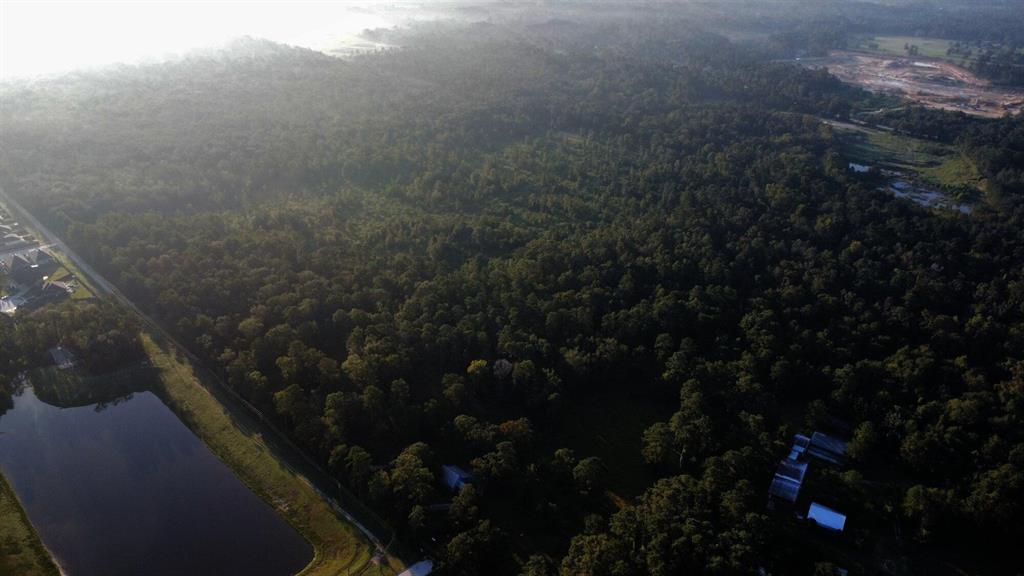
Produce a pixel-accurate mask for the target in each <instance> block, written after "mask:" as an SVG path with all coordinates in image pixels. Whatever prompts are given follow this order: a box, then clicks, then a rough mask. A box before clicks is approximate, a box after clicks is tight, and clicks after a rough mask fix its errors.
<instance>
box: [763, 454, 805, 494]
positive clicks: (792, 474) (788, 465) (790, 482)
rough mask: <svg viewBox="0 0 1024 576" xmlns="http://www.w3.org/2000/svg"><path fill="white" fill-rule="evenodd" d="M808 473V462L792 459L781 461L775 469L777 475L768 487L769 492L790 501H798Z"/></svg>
mask: <svg viewBox="0 0 1024 576" xmlns="http://www.w3.org/2000/svg"><path fill="white" fill-rule="evenodd" d="M806 474H807V462H797V461H794V460H790V459H783V460H781V461H779V466H778V468H776V470H775V477H774V478H772V484H771V486H769V487H768V494H770V495H771V496H774V497H776V498H781V499H783V500H786V501H789V502H796V498H797V496H798V495H799V494H800V487H801V486H802V485H803V482H804V475H806Z"/></svg>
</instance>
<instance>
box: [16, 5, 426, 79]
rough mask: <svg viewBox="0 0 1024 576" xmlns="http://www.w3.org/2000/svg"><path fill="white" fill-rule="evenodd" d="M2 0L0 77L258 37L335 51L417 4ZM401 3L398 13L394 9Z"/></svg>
mask: <svg viewBox="0 0 1024 576" xmlns="http://www.w3.org/2000/svg"><path fill="white" fill-rule="evenodd" d="M384 4H385V3H384V2H383V1H382V0H362V1H360V2H344V3H324V2H295V3H285V2H277V1H274V2H257V3H241V2H230V1H217V2H209V3H200V2H165V1H155V2H137V3H127V2H24V1H15V2H9V1H6V0H5V1H4V2H2V3H0V80H3V81H10V80H19V79H32V78H39V77H52V76H56V75H62V74H67V73H71V72H76V71H84V70H94V69H100V68H106V67H110V66H116V65H121V64H128V65H132V64H142V63H147V62H159V61H164V60H168V59H171V58H174V57H179V56H182V55H184V54H187V53H189V52H192V51H195V50H201V49H207V48H219V47H222V46H224V45H225V44H227V43H228V42H231V41H233V40H236V39H238V38H244V37H252V38H260V39H265V40H270V41H273V42H278V43H282V44H288V45H292V46H299V47H303V48H310V49H313V50H329V49H330V48H331V47H333V46H337V45H342V44H344V42H345V41H347V40H351V39H353V38H355V37H357V36H358V35H359V34H360V33H361V32H362V31H363V30H365V29H375V28H390V27H393V26H396V25H399V24H401V23H403V22H406V21H408V18H406V17H404V16H403V15H402V14H401V12H402V11H403V10H404V9H403V8H402V6H401V5H402V4H405V5H406V6H407V7H408V8H413V7H414V6H416V5H418V4H419V3H418V2H405V3H402V2H393V1H391V2H387V3H386V5H387V7H388V8H389V10H388V11H387V12H386V13H385V10H383V9H382V8H383V5H384ZM396 5H398V7H399V9H398V10H393V9H394V8H395V7H396Z"/></svg>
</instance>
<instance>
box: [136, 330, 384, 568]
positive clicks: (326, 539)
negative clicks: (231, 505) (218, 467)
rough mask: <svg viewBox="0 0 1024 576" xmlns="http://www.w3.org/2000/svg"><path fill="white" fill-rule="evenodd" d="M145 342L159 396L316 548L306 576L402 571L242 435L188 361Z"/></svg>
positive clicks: (303, 482)
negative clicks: (384, 562)
mask: <svg viewBox="0 0 1024 576" xmlns="http://www.w3.org/2000/svg"><path fill="white" fill-rule="evenodd" d="M142 342H143V345H144V346H145V349H146V352H147V354H148V355H149V358H150V362H152V364H153V365H154V366H155V367H156V368H157V369H158V370H159V372H158V373H159V381H158V382H156V383H154V391H155V392H157V394H158V395H159V396H160V397H161V398H162V399H163V400H164V402H165V403H167V405H168V406H169V407H170V408H171V409H172V410H173V411H174V412H175V413H176V414H177V415H178V417H179V418H181V420H182V421H183V422H184V423H185V424H186V425H187V426H188V427H189V428H191V429H192V430H193V431H194V432H195V433H196V435H198V436H199V437H200V438H201V439H202V440H203V441H204V442H205V443H206V445H207V446H209V447H210V450H212V451H213V452H214V454H216V455H217V456H218V457H219V458H220V459H221V460H223V461H224V462H225V463H226V464H227V465H228V466H229V467H230V468H231V469H232V470H233V471H234V472H235V474H236V475H237V476H238V477H239V479H241V480H242V482H244V483H245V484H246V485H247V486H249V488H250V489H251V490H253V491H254V492H255V493H256V494H258V495H259V496H260V497H261V498H263V499H264V500H265V501H267V502H269V503H271V505H272V506H274V507H275V508H276V509H277V511H278V512H279V513H280V514H281V515H282V516H283V517H284V518H285V519H286V520H287V521H288V522H289V523H290V524H291V525H292V526H293V527H295V529H296V530H298V531H299V532H300V533H301V534H302V535H303V536H304V537H305V538H306V539H307V540H308V541H309V542H310V543H312V545H313V548H314V553H315V555H314V558H313V561H312V562H311V563H310V564H309V565H308V566H307V567H306V568H305V569H304V570H303V571H302V572H301V573H300V574H301V575H303V576H313V575H330V576H338V575H344V574H367V575H378V574H379V575H385V574H395V573H396V572H397V571H399V570H400V569H401V563H400V562H399V561H398V560H397V559H393V558H388V562H389V564H390V567H389V566H377V565H376V564H374V563H373V562H372V561H371V556H372V554H373V546H372V545H371V544H370V543H369V542H368V541H367V540H366V539H365V538H364V537H363V535H362V534H361V533H359V531H358V530H357V529H356V528H355V527H354V526H352V525H351V524H349V523H348V522H347V521H345V520H344V519H342V518H341V517H339V516H338V515H337V514H336V513H335V512H334V510H333V509H332V508H331V506H330V505H329V504H328V503H327V502H326V501H325V500H324V499H323V497H321V495H320V494H319V493H318V492H317V491H316V490H315V489H314V488H313V487H312V485H311V484H310V483H309V482H308V481H307V480H306V479H305V478H303V477H301V476H299V475H297V474H296V473H294V472H293V471H291V470H289V469H288V468H286V467H285V466H284V465H283V464H282V463H281V462H280V461H279V460H278V459H277V458H275V457H274V455H273V454H272V453H271V452H270V450H269V449H268V448H267V446H266V445H265V444H264V443H263V441H262V440H261V439H260V437H259V435H258V434H252V433H246V432H244V431H243V430H241V429H240V428H239V427H238V426H237V425H236V424H235V422H234V421H233V419H232V418H231V416H230V415H229V414H228V412H227V411H226V409H225V408H224V407H223V406H221V404H220V403H219V402H218V401H217V399H216V398H214V397H213V396H212V395H211V394H210V392H209V391H208V390H207V389H206V388H204V387H203V386H202V384H201V383H200V382H199V379H198V376H197V375H196V372H195V370H194V369H193V367H192V365H191V364H190V363H189V361H188V360H186V359H183V358H179V357H177V356H176V355H175V354H173V353H171V352H168V351H167V350H166V349H165V348H164V347H162V346H160V345H159V344H158V343H157V342H155V341H154V339H153V338H152V337H151V336H149V335H148V334H143V335H142Z"/></svg>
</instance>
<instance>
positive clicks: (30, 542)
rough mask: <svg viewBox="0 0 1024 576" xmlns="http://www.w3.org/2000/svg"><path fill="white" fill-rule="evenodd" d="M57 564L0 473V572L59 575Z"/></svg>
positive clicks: (19, 575)
mask: <svg viewBox="0 0 1024 576" xmlns="http://www.w3.org/2000/svg"><path fill="white" fill-rule="evenodd" d="M59 574H60V572H59V571H58V570H57V566H56V564H54V562H53V559H52V558H50V553H49V552H48V551H47V550H46V548H45V547H44V546H43V543H42V541H41V540H40V539H39V535H38V534H36V530H35V528H33V527H32V524H31V523H30V522H29V520H28V516H26V515H25V510H24V509H23V508H22V507H21V503H20V502H19V501H18V497H17V495H15V493H14V489H13V488H11V485H10V484H8V483H7V479H6V478H4V476H3V474H0V576H15V575H17V576H58V575H59Z"/></svg>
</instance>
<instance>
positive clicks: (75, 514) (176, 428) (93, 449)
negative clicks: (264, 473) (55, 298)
mask: <svg viewBox="0 0 1024 576" xmlns="http://www.w3.org/2000/svg"><path fill="white" fill-rule="evenodd" d="M2 409H3V408H0V410H2ZM0 468H2V469H3V472H4V474H5V475H6V476H7V478H8V480H9V481H10V483H11V484H12V485H13V486H14V490H15V492H17V494H18V496H19V498H21V501H22V503H23V504H24V506H25V510H26V512H27V513H28V516H29V518H30V519H31V520H32V523H33V524H34V525H35V527H36V529H37V530H38V532H39V534H40V536H41V538H42V540H43V543H44V544H45V545H46V547H47V548H49V550H50V551H51V553H53V555H54V557H55V558H56V559H57V561H58V563H59V564H60V565H61V567H62V568H63V570H64V571H65V573H66V574H68V575H69V576H100V575H102V576H121V575H124V576H128V575H131V576H136V575H140V574H146V575H149V576H163V575H167V576H170V575H183V574H187V575H190V576H205V575H211V576H212V575H234V574H246V575H254V576H283V575H286V574H294V573H296V572H298V571H299V570H301V569H302V568H303V567H304V566H305V565H306V564H307V563H309V561H310V560H311V559H312V556H313V550H312V547H311V546H310V545H309V543H308V542H306V541H305V540H304V539H303V538H302V536H301V535H299V534H298V533H297V532H296V531H295V530H293V529H292V528H291V526H289V525H288V524H287V523H286V522H285V521H284V520H283V519H282V518H281V517H280V516H279V515H278V514H277V513H276V512H275V511H274V510H273V509H272V508H271V507H270V506H268V505H267V504H266V503H264V502H263V501H262V500H260V499H259V498H258V497H257V496H256V495H255V494H253V493H252V492H251V491H250V490H249V489H248V488H246V486H245V485H243V484H242V483H241V481H239V480H238V478H236V477H235V476H234V474H233V473H232V472H231V470H230V469H228V467H227V466H225V465H224V463H223V462H221V461H220V460H218V459H217V458H216V457H215V456H214V455H213V454H212V453H211V452H210V451H209V449H208V448H207V447H206V445H205V444H203V443H202V441H200V440H199V438H197V437H196V436H195V435H194V434H193V433H192V432H191V431H190V430H189V429H188V428H187V427H185V425H184V424H182V423H181V421H179V420H178V418H177V417H176V416H175V415H174V413H172V412H171V411H170V410H169V409H168V408H167V407H166V406H165V405H164V404H163V403H162V402H161V401H160V399H159V398H157V397H156V396H155V395H153V394H152V393H151V392H138V393H135V394H133V395H130V396H127V397H123V398H121V399H119V400H117V401H114V402H108V403H105V404H97V405H91V406H82V407H75V408H58V407H55V406H52V405H50V404H47V403H46V402H43V401H42V400H40V399H39V398H38V397H37V396H36V394H35V392H34V391H33V389H32V388H31V387H25V388H24V389H22V390H21V391H20V392H19V393H18V394H16V395H15V396H14V405H13V408H11V407H9V409H8V410H7V411H6V412H4V413H3V414H2V415H0Z"/></svg>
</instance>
